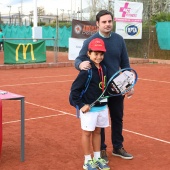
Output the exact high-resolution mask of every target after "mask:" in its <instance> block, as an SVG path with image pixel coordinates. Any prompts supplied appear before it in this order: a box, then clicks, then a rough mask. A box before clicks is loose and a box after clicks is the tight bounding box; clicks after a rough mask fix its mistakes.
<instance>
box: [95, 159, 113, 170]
mask: <svg viewBox="0 0 170 170" xmlns="http://www.w3.org/2000/svg"><path fill="white" fill-rule="evenodd" d="M93 161H94V163H95V164H96V166H97V168H98V169H100V170H110V167H109V166H108V165H107V163H106V161H105V160H104V159H102V158H99V159H97V160H95V159H93Z"/></svg>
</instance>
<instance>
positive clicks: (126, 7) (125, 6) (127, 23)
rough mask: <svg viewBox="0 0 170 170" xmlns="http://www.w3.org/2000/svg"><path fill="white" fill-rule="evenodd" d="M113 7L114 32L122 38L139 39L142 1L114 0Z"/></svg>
mask: <svg viewBox="0 0 170 170" xmlns="http://www.w3.org/2000/svg"><path fill="white" fill-rule="evenodd" d="M114 7H115V8H114V17H115V18H114V21H116V30H115V32H116V33H118V34H120V35H121V36H122V37H123V38H124V39H141V38H142V12H143V3H140V2H128V1H115V5H114Z"/></svg>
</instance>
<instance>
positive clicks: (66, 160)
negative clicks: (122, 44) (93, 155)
mask: <svg viewBox="0 0 170 170" xmlns="http://www.w3.org/2000/svg"><path fill="white" fill-rule="evenodd" d="M131 66H132V68H134V69H135V70H136V71H137V72H138V76H139V80H138V82H137V85H136V86H135V94H134V96H133V97H132V98H130V99H127V98H126V99H125V115H124V130H123V134H124V138H125V142H124V147H125V149H126V150H127V151H128V152H130V153H132V154H133V155H134V159H133V160H123V159H121V158H118V157H114V156H112V155H111V152H112V145H111V140H110V128H107V129H106V142H107V145H108V150H107V152H108V156H109V161H110V162H109V165H110V167H111V170H125V169H126V170H169V169H170V157H169V151H170V123H169V120H170V114H169V110H170V76H169V73H170V65H169V64H153V63H152V64H151V63H146V64H131ZM77 73H78V71H77V70H75V68H74V67H72V66H71V65H70V67H46V68H36V69H34V68H29V69H4V68H3V69H1V70H0V76H1V83H0V89H1V90H5V91H9V92H12V93H16V94H21V95H23V96H25V161H24V162H20V103H19V102H18V101H9V100H7V101H3V108H2V109H3V115H2V116H3V144H2V153H1V162H0V169H1V170H56V169H57V170H58V169H60V170H80V169H82V164H83V159H84V156H83V151H82V149H81V129H80V123H79V119H77V118H76V117H75V109H74V108H73V107H71V106H70V105H69V102H68V95H69V91H70V86H71V83H72V81H73V80H74V79H75V77H76V75H77Z"/></svg>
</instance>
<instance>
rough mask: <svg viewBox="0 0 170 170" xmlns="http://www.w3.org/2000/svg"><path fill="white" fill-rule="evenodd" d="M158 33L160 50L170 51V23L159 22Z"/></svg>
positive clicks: (157, 25)
mask: <svg viewBox="0 0 170 170" xmlns="http://www.w3.org/2000/svg"><path fill="white" fill-rule="evenodd" d="M156 33H157V39H158V44H159V47H160V49H162V50H170V22H158V23H157V24H156Z"/></svg>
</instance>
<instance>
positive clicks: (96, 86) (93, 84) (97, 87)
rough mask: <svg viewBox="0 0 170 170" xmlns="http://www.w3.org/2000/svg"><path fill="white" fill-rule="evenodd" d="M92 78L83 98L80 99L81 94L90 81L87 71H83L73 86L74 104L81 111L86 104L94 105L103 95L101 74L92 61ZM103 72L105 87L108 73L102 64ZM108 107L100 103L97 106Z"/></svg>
mask: <svg viewBox="0 0 170 170" xmlns="http://www.w3.org/2000/svg"><path fill="white" fill-rule="evenodd" d="M90 62H91V66H92V78H91V80H90V83H89V86H88V88H87V91H86V92H85V93H84V95H83V97H82V98H81V97H80V94H81V92H82V90H84V89H85V83H86V81H87V79H88V71H87V70H81V71H80V72H79V74H78V76H77V78H76V79H75V80H74V82H73V84H72V86H71V94H70V95H71V96H72V100H73V102H74V103H75V104H76V105H77V106H78V107H79V109H81V108H82V107H83V106H84V105H85V104H92V103H93V102H94V101H95V100H96V99H98V97H99V96H100V95H101V94H102V92H103V91H102V88H101V82H102V78H101V74H99V71H98V68H97V67H96V66H95V65H94V63H93V62H92V61H90ZM101 67H102V70H103V76H104V82H105V86H106V83H107V71H106V67H105V66H104V65H102V64H101ZM104 105H106V103H105V102H102V103H98V104H96V105H95V106H96V107H99V106H104Z"/></svg>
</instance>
